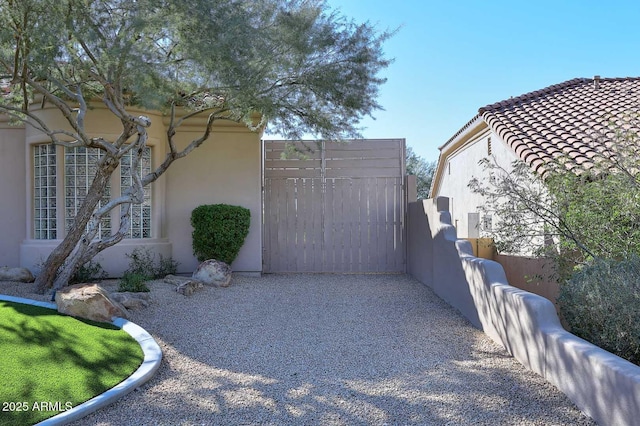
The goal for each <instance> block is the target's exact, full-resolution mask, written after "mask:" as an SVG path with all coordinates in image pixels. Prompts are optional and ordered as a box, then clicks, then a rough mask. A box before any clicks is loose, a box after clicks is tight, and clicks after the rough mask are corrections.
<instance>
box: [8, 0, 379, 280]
mask: <svg viewBox="0 0 640 426" xmlns="http://www.w3.org/2000/svg"><path fill="white" fill-rule="evenodd" d="M0 14H2V16H3V22H4V25H3V26H2V28H0V78H1V83H2V84H1V88H2V91H3V93H4V95H3V96H0V112H3V113H5V114H7V115H9V117H10V118H11V119H12V120H13V121H16V122H28V123H29V124H30V125H32V126H34V127H35V128H36V129H38V130H39V131H41V132H44V133H45V134H46V135H48V137H49V138H50V139H51V141H52V142H53V143H55V144H59V145H64V146H86V147H92V148H97V149H99V150H101V151H102V152H103V154H104V155H103V156H102V157H101V159H100V161H99V164H98V166H99V167H98V172H97V173H96V176H95V178H94V181H93V183H92V185H91V189H90V191H89V195H88V196H87V197H86V198H85V201H84V204H83V205H82V207H81V208H80V209H79V211H78V215H77V217H76V220H75V223H74V225H73V227H72V229H70V230H69V231H68V233H67V235H66V237H65V239H64V241H63V243H62V244H60V246H58V248H56V250H54V252H52V253H51V255H50V256H49V258H48V259H47V262H46V264H45V268H44V270H43V271H42V273H41V274H40V275H39V276H38V281H37V283H38V288H39V289H40V290H44V288H45V287H47V286H50V285H52V282H53V280H54V279H56V284H55V287H60V286H62V285H66V282H67V281H68V277H69V276H70V274H72V273H73V270H75V269H76V268H77V267H78V265H82V264H84V263H86V262H87V261H88V260H90V259H91V258H92V257H93V256H95V254H96V253H97V252H99V251H101V250H103V249H104V248H106V247H109V246H110V245H113V244H116V243H117V242H118V241H120V240H121V239H122V238H123V234H124V227H125V226H128V223H129V213H128V212H129V206H130V205H131V204H132V203H134V204H135V203H140V202H141V199H142V188H143V187H144V186H146V185H148V184H151V183H152V182H154V181H155V180H156V179H157V178H158V177H159V176H161V175H162V174H163V173H164V172H165V171H166V169H167V168H168V167H169V166H170V165H171V164H172V163H173V161H175V160H177V159H179V158H182V157H184V156H186V155H188V154H189V153H190V152H192V151H193V150H194V149H195V148H197V147H198V146H200V145H201V144H202V143H204V142H205V141H206V140H207V139H209V137H210V135H211V128H212V125H213V123H214V122H215V121H217V120H233V121H236V122H242V123H245V124H246V125H247V126H248V127H249V128H251V129H254V130H258V129H261V128H263V127H264V126H265V124H266V123H268V126H269V128H270V131H272V132H277V133H280V134H282V135H284V136H285V137H289V138H299V137H300V136H301V135H303V134H313V135H317V136H319V137H322V138H325V139H339V138H345V137H353V136H357V134H358V127H357V125H358V122H359V120H360V119H361V118H362V117H363V116H366V115H371V114H372V113H373V112H374V111H375V110H376V109H378V108H380V105H379V104H378V103H377V100H376V97H377V94H378V88H379V86H380V85H381V84H382V83H383V82H384V79H383V78H381V77H379V76H378V73H379V71H380V70H382V69H384V68H385V67H386V66H387V65H388V64H389V60H387V59H386V58H384V55H383V51H382V45H383V43H384V41H385V40H386V39H388V37H390V35H391V33H389V32H379V31H377V30H376V29H375V28H374V27H373V26H372V25H370V24H369V23H364V24H356V23H354V22H352V21H351V20H349V19H347V18H346V17H343V16H340V15H339V14H338V13H336V12H333V11H331V10H330V9H329V8H328V7H327V5H326V3H325V2H324V1H322V0H231V1H230V0H135V1H134V0H91V1H87V0H20V1H17V0H0ZM36 101H37V102H36ZM39 102H41V103H42V104H47V105H53V106H55V107H56V108H57V109H58V110H59V111H60V112H61V113H62V115H63V116H64V118H65V119H66V121H67V122H68V125H69V128H68V129H57V128H50V127H49V123H47V122H46V121H43V120H42V119H41V118H40V117H39V116H38V115H37V114H36V113H35V112H34V111H35V110H37V108H38V105H42V104H39ZM96 103H103V104H104V105H106V106H107V107H108V109H109V110H110V111H111V113H112V114H113V115H114V116H116V117H117V118H118V119H119V121H120V123H121V128H120V129H114V133H116V134H118V133H119V135H118V136H117V137H116V138H114V139H112V140H107V139H105V138H100V137H95V136H94V135H90V134H88V133H87V131H86V127H85V119H86V118H87V112H88V111H89V109H90V108H91V107H92V105H95V104H96ZM134 106H136V107H144V108H147V109H152V110H160V111H163V112H165V113H166V114H167V116H168V117H169V124H168V130H167V156H166V158H165V160H164V161H163V162H162V163H161V164H159V165H157V167H156V168H155V170H152V171H151V173H149V174H147V175H144V176H135V173H134V175H133V176H132V181H133V185H132V186H131V188H128V189H127V190H125V191H124V192H123V194H122V196H121V197H117V198H113V199H111V200H110V202H109V203H107V204H106V205H103V206H100V207H99V208H98V206H99V201H100V199H101V197H102V195H103V193H104V190H105V187H106V185H107V182H108V180H109V177H110V176H111V174H112V173H113V172H114V170H115V169H116V168H117V166H118V165H119V163H120V160H121V158H122V157H123V156H124V155H126V154H127V153H128V152H132V153H136V154H137V155H134V162H133V166H135V165H136V164H137V162H138V161H140V156H141V155H142V154H141V153H142V152H143V149H142V148H143V147H144V145H145V143H146V138H147V134H146V129H147V127H148V126H149V125H150V122H149V119H148V118H147V117H140V116H138V115H136V114H133V113H131V112H130V111H131V107H134ZM198 116H204V117H206V118H207V120H206V122H207V124H206V126H205V128H204V130H203V132H202V134H201V135H199V136H198V137H197V138H195V139H193V140H192V141H191V143H190V144H188V146H186V147H183V148H180V149H179V148H178V147H177V146H176V144H175V143H174V140H173V136H174V135H175V133H176V130H177V129H178V128H179V127H180V126H181V125H182V124H183V123H185V122H186V121H188V120H190V119H192V118H195V117H198ZM131 169H132V170H136V167H131ZM114 208H120V210H121V218H122V220H121V225H122V226H121V229H119V230H117V231H115V232H114V234H113V235H112V236H110V237H107V238H105V239H99V238H97V228H98V224H99V222H100V218H101V217H103V216H104V215H106V214H108V213H109V212H110V211H111V210H112V209H114ZM56 277H57V278H56Z"/></svg>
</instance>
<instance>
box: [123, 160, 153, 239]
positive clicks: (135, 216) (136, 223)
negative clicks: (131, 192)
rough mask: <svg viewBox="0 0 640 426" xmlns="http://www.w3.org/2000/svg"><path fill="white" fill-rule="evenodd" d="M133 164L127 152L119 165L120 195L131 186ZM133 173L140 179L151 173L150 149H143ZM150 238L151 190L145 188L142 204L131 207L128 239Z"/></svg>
mask: <svg viewBox="0 0 640 426" xmlns="http://www.w3.org/2000/svg"><path fill="white" fill-rule="evenodd" d="M133 162H134V156H133V153H132V151H129V152H128V153H127V155H126V156H125V157H123V158H122V162H121V165H120V190H121V192H122V193H124V191H126V190H127V189H128V188H130V187H131V185H133V178H132V177H131V172H132V165H133ZM135 172H136V173H138V175H139V176H141V177H144V176H145V175H147V174H148V173H151V148H150V147H145V149H144V151H143V152H142V158H141V159H140V162H139V164H138V167H137V170H136V171H135ZM151 237H152V235H151V188H150V187H145V188H144V197H143V202H142V204H134V205H132V206H131V229H130V231H129V235H128V238H151Z"/></svg>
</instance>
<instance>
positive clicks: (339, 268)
mask: <svg viewBox="0 0 640 426" xmlns="http://www.w3.org/2000/svg"><path fill="white" fill-rule="evenodd" d="M293 147H295V148H296V149H295V150H294V149H292V148H293ZM285 152H286V154H284V153H285ZM404 153H405V142H404V139H388V140H357V141H350V142H348V143H336V142H315V141H311V142H305V143H302V142H296V143H292V142H283V141H264V226H263V229H264V238H263V241H264V253H263V254H264V255H263V259H264V265H263V271H264V272H405V250H406V248H405V234H404V232H405V229H404V221H405V195H404V185H403V183H404V166H405V165H404Z"/></svg>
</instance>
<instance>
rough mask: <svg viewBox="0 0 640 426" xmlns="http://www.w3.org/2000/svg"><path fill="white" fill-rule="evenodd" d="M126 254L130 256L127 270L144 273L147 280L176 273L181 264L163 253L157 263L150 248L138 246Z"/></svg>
mask: <svg viewBox="0 0 640 426" xmlns="http://www.w3.org/2000/svg"><path fill="white" fill-rule="evenodd" d="M126 256H127V257H128V258H129V268H127V271H126V272H129V273H132V274H137V275H144V276H146V277H147V280H153V279H157V278H164V277H165V276H167V275H169V274H175V273H176V271H177V270H178V265H179V264H180V263H179V262H177V261H175V260H173V258H172V257H168V258H165V257H164V256H162V255H160V256H159V258H158V262H157V264H156V255H155V253H153V252H152V251H151V250H150V249H148V248H140V247H138V248H136V249H135V250H133V252H131V254H127V255H126Z"/></svg>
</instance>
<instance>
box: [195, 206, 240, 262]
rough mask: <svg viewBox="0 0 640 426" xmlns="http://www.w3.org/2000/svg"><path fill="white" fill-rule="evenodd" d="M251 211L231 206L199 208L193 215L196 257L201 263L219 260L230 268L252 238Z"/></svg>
mask: <svg viewBox="0 0 640 426" xmlns="http://www.w3.org/2000/svg"><path fill="white" fill-rule="evenodd" d="M250 221H251V212H250V211H249V209H246V208H244V207H240V206H230V205H228V204H211V205H203V206H199V207H196V208H195V209H194V210H193V212H192V213H191V226H193V234H192V237H193V254H194V255H195V256H196V257H197V258H198V260H199V261H201V262H202V261H204V260H207V259H216V260H220V261H222V262H225V263H227V264H231V262H233V260H234V259H235V258H236V257H237V256H238V252H239V251H240V248H241V247H242V245H243V244H244V240H245V238H246V237H247V234H249V224H250Z"/></svg>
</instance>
